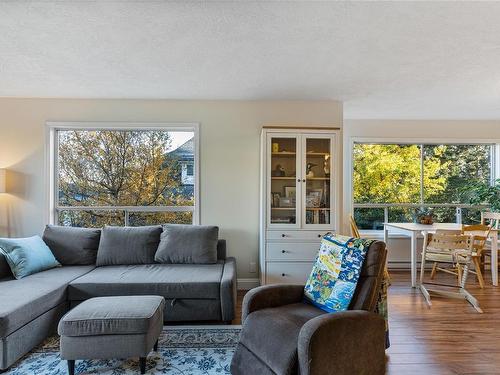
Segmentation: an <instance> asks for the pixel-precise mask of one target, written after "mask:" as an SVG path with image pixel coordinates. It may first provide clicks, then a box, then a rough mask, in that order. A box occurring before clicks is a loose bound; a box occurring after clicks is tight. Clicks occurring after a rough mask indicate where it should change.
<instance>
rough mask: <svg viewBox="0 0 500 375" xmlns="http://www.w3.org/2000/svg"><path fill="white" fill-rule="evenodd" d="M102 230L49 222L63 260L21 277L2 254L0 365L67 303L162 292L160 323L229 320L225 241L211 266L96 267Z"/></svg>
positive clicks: (44, 330) (49, 237)
mask: <svg viewBox="0 0 500 375" xmlns="http://www.w3.org/2000/svg"><path fill="white" fill-rule="evenodd" d="M132 234H133V233H132ZM129 235H130V233H129ZM100 236H101V231H100V230H94V229H76V228H63V227H52V226H48V227H47V229H46V231H45V234H44V241H45V242H46V243H47V245H48V246H49V247H50V249H51V250H52V251H53V253H54V256H55V257H56V258H57V260H58V261H59V262H60V263H61V264H62V266H61V267H58V268H53V269H50V270H47V271H43V272H39V273H36V274H34V275H31V276H27V277H25V278H22V279H20V280H16V279H14V278H13V276H12V274H11V273H10V269H9V267H8V265H7V264H6V262H5V259H3V256H1V255H0V370H4V369H6V368H8V367H9V366H11V365H12V364H13V363H14V362H15V361H16V360H18V359H19V358H20V357H21V356H22V355H24V354H25V353H27V352H28V351H29V350H31V349H32V348H33V347H34V346H36V345H37V344H38V343H40V342H41V341H42V340H43V339H44V338H46V337H47V336H48V335H50V334H52V333H54V332H55V330H56V328H57V324H58V322H59V320H60V318H61V317H62V316H63V315H64V314H65V313H66V312H67V311H68V310H69V309H70V308H71V307H74V306H76V305H77V304H79V303H81V302H82V301H84V300H86V299H89V298H92V297H100V296H122V295H159V296H163V297H164V298H165V299H166V304H165V309H164V321H165V322H179V321H223V322H230V321H231V320H232V319H234V315H235V303H236V262H235V259H234V258H230V257H227V256H226V241H225V240H218V241H217V242H216V247H217V251H216V257H217V259H216V260H215V263H210V264H179V263H175V264H173V263H170V264H169V263H167V264H164V263H161V264H160V263H156V262H155V261H154V260H151V259H146V260H143V262H150V263H149V264H116V265H96V257H97V252H98V248H99V242H100V240H101V238H100ZM129 242H130V241H129ZM132 245H133V246H140V243H135V244H132ZM157 245H158V244H157ZM129 250H130V249H129ZM99 251H100V250H99ZM186 251H188V252H189V249H186ZM214 256H215V255H214ZM88 263H90V264H88ZM97 264H99V262H97Z"/></svg>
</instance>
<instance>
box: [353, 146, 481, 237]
mask: <svg viewBox="0 0 500 375" xmlns="http://www.w3.org/2000/svg"><path fill="white" fill-rule="evenodd" d="M489 148H490V146H489V145H424V146H423V154H424V163H423V164H424V165H423V167H424V168H423V187H424V189H423V198H424V203H469V199H467V198H464V190H467V186H469V185H470V184H471V182H474V183H478V184H482V185H484V186H488V184H489V180H490V159H489V157H490V150H489ZM353 152H354V155H353V163H354V169H353V195H354V202H355V203H396V204H397V203H421V196H420V195H421V192H420V184H421V183H420V178H421V161H420V160H421V159H420V153H421V146H420V145H397V144H386V145H384V144H356V145H355V147H354V151H353ZM414 211H415V210H414V209H411V208H397V209H396V208H391V209H390V210H389V220H390V221H407V220H411V218H412V216H414V214H415V212H414ZM432 212H433V214H434V216H435V219H436V221H438V222H439V221H441V222H444V221H455V209H454V208H448V207H444V208H435V209H433V210H432ZM478 215H479V211H478V210H475V211H474V210H466V212H465V217H464V222H474V221H477V219H478ZM355 216H356V220H357V221H359V224H360V226H361V227H362V228H369V229H372V228H373V229H376V228H380V226H381V223H382V222H383V210H381V209H375V208H373V209H358V210H357V211H356V212H355Z"/></svg>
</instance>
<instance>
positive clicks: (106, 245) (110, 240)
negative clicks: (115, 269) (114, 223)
mask: <svg viewBox="0 0 500 375" xmlns="http://www.w3.org/2000/svg"><path fill="white" fill-rule="evenodd" d="M161 232H162V227H161V226H160V225H155V226H146V227H108V226H107V227H104V228H103V230H102V234H101V241H100V243H99V250H98V251H97V266H111V265H128V264H151V263H154V262H155V261H154V257H155V253H156V249H158V244H159V243H160V235H161Z"/></svg>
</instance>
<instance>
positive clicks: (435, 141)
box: [344, 136, 500, 237]
mask: <svg viewBox="0 0 500 375" xmlns="http://www.w3.org/2000/svg"><path fill="white" fill-rule="evenodd" d="M357 143H372V144H405V145H443V144H444V145H446V144H450V145H475V144H477V145H489V146H491V176H490V183H491V184H493V183H494V182H495V180H496V179H497V178H500V139H482V138H475V139H466V138H464V139H460V138H432V139H430V138H402V137H395V138H392V137H358V136H353V137H350V139H349V142H348V145H347V153H348V157H347V158H346V159H347V160H346V162H347V165H346V166H345V167H346V168H347V171H348V173H347V176H346V177H348V178H346V181H345V183H344V191H345V192H346V194H345V197H344V198H345V200H344V202H345V206H344V207H348V209H349V211H348V212H347V213H346V214H347V215H346V217H348V215H352V214H353V213H354V205H355V203H354V184H353V178H354V145H355V144H357ZM418 204H420V203H418ZM424 204H425V203H424ZM395 205H396V204H395ZM431 205H432V204H431ZM453 206H461V205H460V204H454V205H453ZM360 232H361V234H364V235H368V234H369V235H374V237H378V236H381V235H382V234H383V232H384V231H383V230H361V231H360ZM390 237H398V235H397V234H396V235H395V236H390Z"/></svg>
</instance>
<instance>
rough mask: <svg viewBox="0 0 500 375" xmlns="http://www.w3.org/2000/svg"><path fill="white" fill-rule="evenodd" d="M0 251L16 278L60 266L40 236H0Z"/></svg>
mask: <svg viewBox="0 0 500 375" xmlns="http://www.w3.org/2000/svg"><path fill="white" fill-rule="evenodd" d="M0 253H2V254H3V255H4V256H5V259H6V260H7V263H8V264H9V267H10V269H11V271H12V274H13V275H14V277H15V278H16V279H22V278H23V277H26V276H29V275H32V274H35V273H38V272H41V271H45V270H49V269H51V268H55V267H58V266H60V264H59V262H58V261H57V260H56V258H54V255H53V254H52V252H51V251H50V249H49V248H48V247H47V245H46V244H45V242H43V241H42V239H41V238H40V236H32V237H27V238H0Z"/></svg>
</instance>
